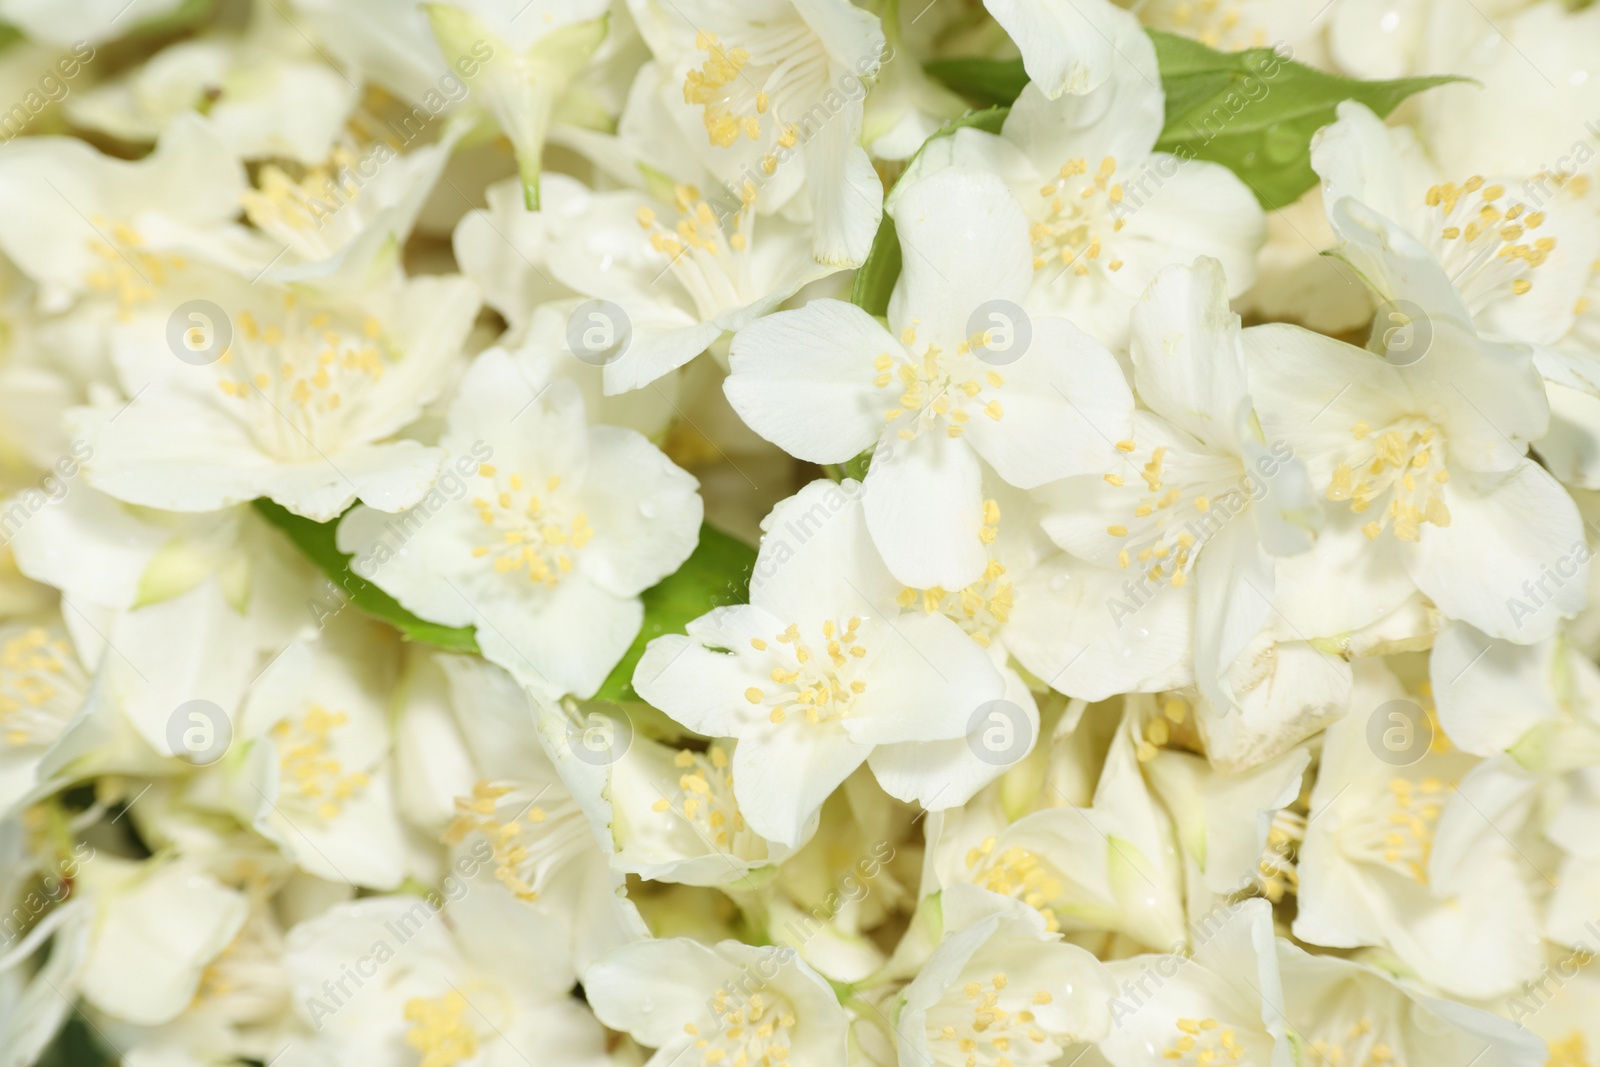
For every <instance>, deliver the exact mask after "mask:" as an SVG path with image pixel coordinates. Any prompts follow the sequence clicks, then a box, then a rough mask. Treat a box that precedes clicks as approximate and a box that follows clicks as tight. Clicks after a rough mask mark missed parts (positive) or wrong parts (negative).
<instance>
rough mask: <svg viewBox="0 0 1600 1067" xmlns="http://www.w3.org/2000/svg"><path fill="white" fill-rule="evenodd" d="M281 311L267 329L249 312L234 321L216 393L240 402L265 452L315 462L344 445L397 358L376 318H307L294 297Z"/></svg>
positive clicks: (197, 340) (196, 341)
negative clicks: (348, 426)
mask: <svg viewBox="0 0 1600 1067" xmlns="http://www.w3.org/2000/svg"><path fill="white" fill-rule="evenodd" d="M283 309H284V311H283V317H282V319H281V321H279V322H273V323H268V324H266V325H262V324H261V323H260V322H258V321H257V319H256V317H255V315H253V314H252V313H251V312H249V311H248V310H246V311H241V312H239V313H238V315H236V316H235V317H234V320H233V325H234V327H235V329H234V331H233V341H232V343H231V344H230V345H229V346H228V348H227V349H226V350H225V351H224V352H223V353H222V355H221V357H220V358H218V360H217V362H216V364H215V366H216V368H217V373H218V377H217V388H218V390H220V391H221V393H222V394H223V395H224V396H226V397H228V398H230V399H231V400H234V401H237V403H238V408H237V417H238V418H239V419H240V421H241V422H243V423H244V425H245V426H246V427H247V428H248V429H249V431H250V435H251V437H252V438H253V439H254V440H255V442H256V443H257V444H258V445H260V446H261V448H262V449H263V450H265V451H267V452H269V453H271V454H272V455H274V456H277V457H278V458H280V459H283V460H286V461H291V462H312V461H315V460H318V459H322V458H324V457H325V453H326V452H327V450H329V449H332V448H337V447H338V446H339V445H340V444H341V443H342V441H343V437H344V425H345V422H346V420H347V419H353V418H355V416H352V415H351V413H352V412H359V409H360V400H361V398H362V396H363V394H364V393H365V392H366V390H367V389H368V388H369V387H371V386H372V385H373V384H375V383H376V382H377V381H378V380H379V379H381V378H382V377H383V375H384V371H385V370H386V368H387V364H388V362H389V359H390V358H392V357H393V355H394V353H392V352H385V349H386V348H388V344H387V342H386V341H385V340H384V338H383V327H382V325H381V324H380V323H379V322H378V320H376V319H374V318H371V317H370V316H369V317H367V318H366V319H364V320H362V321H361V322H359V323H356V322H352V321H349V320H345V319H342V318H341V320H338V321H336V320H335V319H334V317H333V316H332V315H330V314H328V313H327V312H326V311H319V312H315V313H313V314H310V315H307V314H306V313H305V309H303V308H302V307H301V306H300V302H299V301H298V300H297V299H296V298H295V296H294V295H293V294H289V295H286V296H285V297H284V298H283ZM214 325H215V324H213V327H214ZM200 332H201V331H200V330H199V328H198V327H196V328H194V329H193V330H192V331H191V337H190V340H189V343H190V344H191V345H194V346H195V347H196V348H199V347H203V346H204V344H205V342H206V340H207V338H205V337H204V336H195V335H196V334H198V333H200Z"/></svg>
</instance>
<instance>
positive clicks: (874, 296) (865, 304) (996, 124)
mask: <svg viewBox="0 0 1600 1067" xmlns="http://www.w3.org/2000/svg"><path fill="white" fill-rule="evenodd" d="M1010 113H1011V109H1010V108H1004V107H991V108H986V109H985V110H983V111H972V112H968V113H967V114H965V115H963V116H961V117H960V118H959V119H956V120H955V121H954V122H951V123H948V124H946V125H944V126H941V127H940V128H939V129H938V130H937V131H935V132H934V133H933V134H932V135H931V136H930V137H929V138H928V140H926V141H924V142H922V147H921V148H918V149H917V151H916V153H915V154H914V155H913V156H912V157H911V159H910V160H909V161H908V162H907V164H906V170H907V171H910V170H911V168H912V167H913V166H914V165H915V164H916V162H917V156H920V155H921V154H922V152H923V149H925V148H927V147H928V145H929V143H930V142H932V141H934V140H937V139H938V138H940V137H949V136H950V135H951V134H952V133H955V132H956V131H957V130H960V129H965V128H967V127H969V126H970V127H972V128H974V129H979V130H985V131H987V132H989V133H999V132H1000V127H1001V126H1003V125H1004V124H1005V121H1006V116H1007V115H1008V114H1010ZM899 277H900V239H899V238H898V237H897V236H896V235H895V232H894V220H893V219H891V218H890V217H889V213H888V212H887V211H885V212H884V213H883V221H882V222H880V223H878V232H877V233H876V234H874V235H873V237H872V248H871V249H869V250H868V252H867V258H866V260H865V261H864V262H863V263H862V264H861V266H860V267H858V268H857V269H856V278H855V282H854V283H852V285H851V286H850V302H851V303H852V304H854V305H855V306H856V307H858V308H861V309H862V310H864V311H866V312H867V313H868V314H869V315H883V314H886V313H887V312H888V310H889V294H890V293H892V292H893V291H894V283H895V281H896V280H897V279H898V278H899Z"/></svg>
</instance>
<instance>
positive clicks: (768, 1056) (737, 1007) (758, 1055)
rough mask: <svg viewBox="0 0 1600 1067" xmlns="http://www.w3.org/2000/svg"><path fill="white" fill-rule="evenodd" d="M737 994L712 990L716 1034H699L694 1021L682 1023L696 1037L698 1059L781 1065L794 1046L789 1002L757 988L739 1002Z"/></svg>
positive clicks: (723, 1064) (726, 1063)
mask: <svg viewBox="0 0 1600 1067" xmlns="http://www.w3.org/2000/svg"><path fill="white" fill-rule="evenodd" d="M736 998H737V994H735V993H730V992H729V991H728V990H727V989H726V988H721V989H718V990H717V991H716V992H715V993H714V994H712V997H711V1009H712V1011H714V1012H716V1014H717V1024H718V1025H717V1032H716V1033H715V1034H712V1035H710V1036H709V1037H708V1036H706V1035H704V1034H701V1033H700V1028H699V1027H697V1026H696V1025H695V1024H694V1023H685V1024H684V1025H683V1031H684V1033H686V1034H689V1035H691V1036H693V1037H694V1038H695V1043H694V1047H695V1048H696V1049H698V1050H700V1052H701V1062H702V1063H705V1064H707V1065H708V1067H709V1065H712V1064H716V1065H721V1067H731V1065H733V1064H745V1065H748V1067H757V1065H760V1067H781V1065H782V1064H784V1063H787V1062H788V1059H789V1051H790V1049H791V1048H792V1047H793V1041H792V1039H791V1037H790V1030H792V1029H793V1028H794V1011H793V1010H792V1009H791V1008H790V1006H789V1003H788V1002H787V1001H786V1000H784V999H782V998H781V997H776V996H771V997H769V996H766V995H764V994H762V993H760V992H756V993H751V994H750V995H749V997H748V998H746V999H744V1001H743V1002H742V1003H741V1002H739V1001H738V1000H737V999H736Z"/></svg>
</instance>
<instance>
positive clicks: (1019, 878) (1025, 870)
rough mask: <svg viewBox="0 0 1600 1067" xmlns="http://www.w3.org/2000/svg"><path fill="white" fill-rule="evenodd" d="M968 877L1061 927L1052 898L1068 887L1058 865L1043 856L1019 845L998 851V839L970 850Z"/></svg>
mask: <svg viewBox="0 0 1600 1067" xmlns="http://www.w3.org/2000/svg"><path fill="white" fill-rule="evenodd" d="M966 864H967V870H968V872H969V873H968V875H967V877H968V879H969V880H970V881H971V882H972V883H973V884H974V885H979V886H982V887H983V888H984V889H987V890H989V891H990V892H992V893H999V894H1000V895H1001V896H1006V897H1012V898H1014V899H1016V900H1020V901H1022V902H1023V903H1024V904H1026V905H1028V906H1029V907H1030V908H1033V909H1034V910H1035V911H1037V912H1038V913H1039V914H1040V915H1043V916H1044V921H1045V926H1046V927H1047V928H1048V929H1049V930H1050V931H1051V932H1052V933H1054V932H1056V931H1058V930H1060V929H1061V923H1060V921H1059V920H1058V919H1057V918H1056V913H1055V910H1054V909H1053V908H1052V907H1051V906H1050V905H1051V903H1052V902H1054V901H1056V900H1059V899H1061V895H1062V893H1063V892H1064V891H1065V887H1064V886H1063V885H1062V884H1061V879H1060V878H1058V877H1057V876H1056V873H1055V869H1054V868H1053V867H1051V866H1050V865H1049V863H1048V862H1047V861H1046V860H1045V859H1044V858H1043V857H1041V856H1039V855H1037V854H1036V853H1034V852H1031V851H1029V850H1028V849H1025V848H1020V847H1018V846H1016V845H1013V846H1011V847H1010V848H1006V849H1002V850H1001V851H1000V852H998V853H996V852H995V839H994V838H993V837H986V838H984V840H983V843H982V844H980V845H978V846H977V847H975V848H971V849H968V850H967V855H966Z"/></svg>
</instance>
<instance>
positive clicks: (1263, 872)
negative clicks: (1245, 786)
mask: <svg viewBox="0 0 1600 1067" xmlns="http://www.w3.org/2000/svg"><path fill="white" fill-rule="evenodd" d="M1305 836H1306V817H1305V816H1304V815H1301V814H1299V813H1298V812H1293V811H1290V810H1289V809H1288V808H1283V809H1281V810H1280V811H1278V812H1276V813H1274V814H1273V816H1272V825H1271V827H1270V828H1269V829H1268V830H1267V844H1266V847H1265V848H1263V849H1262V850H1261V862H1260V863H1258V864H1257V865H1256V870H1257V873H1258V878H1257V884H1258V885H1259V886H1260V889H1261V895H1262V896H1264V897H1266V898H1267V899H1268V900H1270V901H1272V902H1273V903H1274V904H1276V903H1278V901H1280V900H1282V899H1283V898H1284V895H1285V894H1286V893H1299V892H1300V868H1299V866H1298V865H1297V864H1296V862H1295V854H1296V850H1297V849H1298V848H1299V846H1300V842H1301V841H1303V840H1305Z"/></svg>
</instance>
